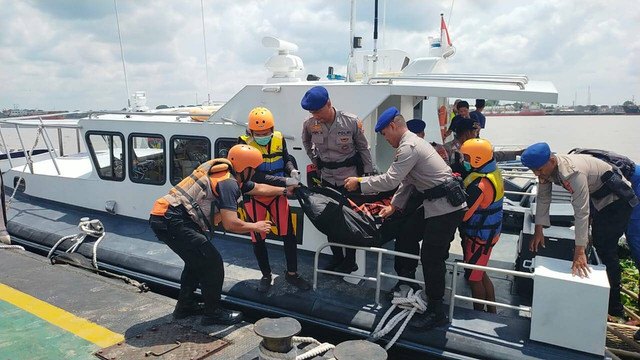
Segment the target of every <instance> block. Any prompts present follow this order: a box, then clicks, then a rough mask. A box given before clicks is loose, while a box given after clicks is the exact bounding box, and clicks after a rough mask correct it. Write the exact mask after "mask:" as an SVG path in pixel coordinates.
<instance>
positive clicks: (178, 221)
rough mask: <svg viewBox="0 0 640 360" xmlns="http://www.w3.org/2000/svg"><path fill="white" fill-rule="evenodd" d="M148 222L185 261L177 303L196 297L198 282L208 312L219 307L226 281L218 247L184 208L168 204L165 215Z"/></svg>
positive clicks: (188, 301) (182, 304)
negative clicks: (175, 207) (223, 285)
mask: <svg viewBox="0 0 640 360" xmlns="http://www.w3.org/2000/svg"><path fill="white" fill-rule="evenodd" d="M149 224H150V226H151V229H152V230H153V232H154V233H155V234H156V236H157V237H158V239H159V240H160V241H162V242H164V243H165V244H167V246H169V248H170V249H171V250H173V252H175V253H176V254H177V255H178V256H180V258H181V259H182V260H183V261H184V269H183V270H182V275H181V276H180V295H179V296H178V304H177V307H180V306H185V305H187V304H188V303H191V302H192V301H193V297H194V292H195V291H196V289H197V288H198V284H199V285H200V289H201V290H202V298H203V300H204V305H205V313H212V312H213V311H214V310H215V309H216V308H217V307H218V302H219V301H220V293H221V292H222V283H223V281H224V264H223V262H222V257H221V256H220V253H219V252H218V250H216V248H215V246H213V244H212V243H211V242H210V241H209V239H207V237H206V235H205V234H204V232H203V231H202V229H201V228H200V226H199V225H197V224H196V223H195V222H193V220H191V218H190V217H189V215H188V214H187V213H186V210H184V208H177V209H174V208H172V207H169V210H168V211H167V213H166V214H165V216H156V215H151V216H150V218H149Z"/></svg>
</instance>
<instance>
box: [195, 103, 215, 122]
mask: <svg viewBox="0 0 640 360" xmlns="http://www.w3.org/2000/svg"><path fill="white" fill-rule="evenodd" d="M218 109H220V106H202V107H198V108H195V109H191V110H189V114H194V115H191V119H192V120H195V121H207V120H208V119H209V117H210V116H211V115H212V114H213V113H215V112H216V111H218ZM200 114H202V115H200Z"/></svg>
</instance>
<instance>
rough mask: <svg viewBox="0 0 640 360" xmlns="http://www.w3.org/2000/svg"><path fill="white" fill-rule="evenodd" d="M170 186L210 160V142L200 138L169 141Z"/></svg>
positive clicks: (182, 138) (177, 138) (187, 137)
mask: <svg viewBox="0 0 640 360" xmlns="http://www.w3.org/2000/svg"><path fill="white" fill-rule="evenodd" d="M170 142H171V146H170V148H169V149H170V150H171V151H170V157H171V168H170V169H171V184H172V185H176V184H177V183H179V182H180V181H182V179H184V178H186V177H187V176H189V175H191V173H192V172H193V170H195V169H196V168H197V167H198V166H199V165H200V164H202V163H204V162H206V161H208V160H209V159H211V141H209V139H208V138H206V137H200V136H174V137H172V138H171V140H170Z"/></svg>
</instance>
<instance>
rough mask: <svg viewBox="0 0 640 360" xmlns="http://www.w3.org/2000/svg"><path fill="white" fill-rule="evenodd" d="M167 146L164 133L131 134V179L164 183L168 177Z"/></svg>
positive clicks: (139, 181) (143, 182)
mask: <svg viewBox="0 0 640 360" xmlns="http://www.w3.org/2000/svg"><path fill="white" fill-rule="evenodd" d="M165 148H166V147H165V141H164V137H163V136H162V135H156V134H131V135H129V149H130V151H129V166H130V168H131V171H129V179H131V181H132V182H135V183H141V184H153V185H162V184H164V183H165V181H166V178H167V177H166V170H165V169H166V150H165Z"/></svg>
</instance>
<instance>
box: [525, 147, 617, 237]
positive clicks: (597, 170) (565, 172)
mask: <svg viewBox="0 0 640 360" xmlns="http://www.w3.org/2000/svg"><path fill="white" fill-rule="evenodd" d="M555 157H556V159H557V161H558V167H557V169H556V170H555V171H554V172H553V173H552V174H551V182H550V181H545V180H544V179H540V184H539V185H538V198H537V200H536V225H543V226H550V225H551V221H550V219H549V207H550V205H551V189H552V182H553V183H555V184H558V185H561V186H562V187H564V188H565V189H566V190H567V191H569V192H570V193H571V205H573V212H574V217H575V229H576V230H575V231H576V245H578V246H586V245H587V243H588V235H589V194H590V193H593V192H595V191H597V190H598V189H600V187H602V186H603V183H602V180H601V179H600V178H601V177H602V175H603V174H604V173H605V172H607V171H610V170H611V169H612V168H611V165H609V164H607V163H606V162H604V161H602V160H600V159H597V158H595V157H593V156H591V155H557V154H556V155H555ZM624 181H625V182H627V180H626V179H624ZM627 183H628V182H627ZM591 200H592V203H593V206H594V207H595V209H596V210H598V211H600V210H602V209H603V208H604V207H605V206H607V205H609V204H611V203H612V202H614V201H616V200H618V196H616V195H615V194H608V195H606V196H604V197H602V198H600V199H591Z"/></svg>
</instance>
